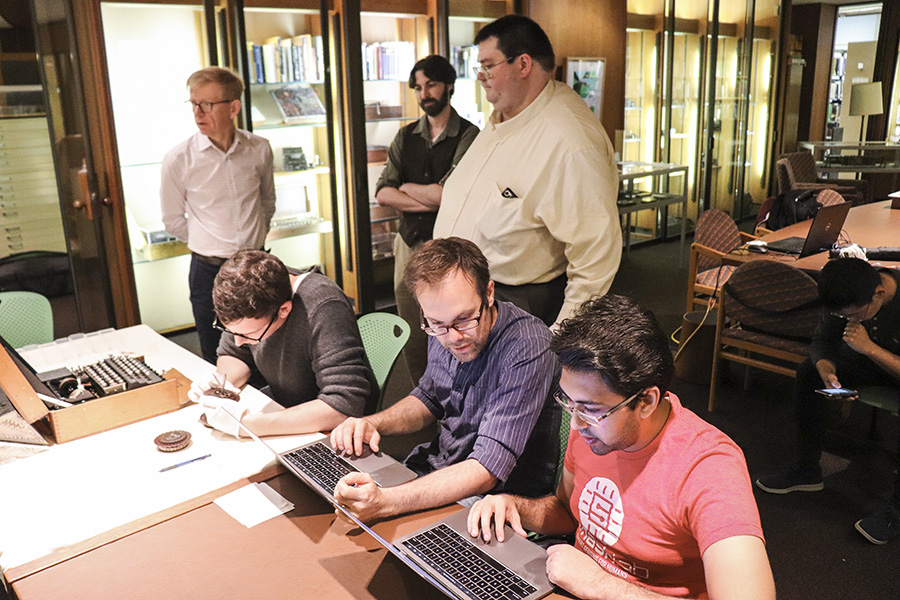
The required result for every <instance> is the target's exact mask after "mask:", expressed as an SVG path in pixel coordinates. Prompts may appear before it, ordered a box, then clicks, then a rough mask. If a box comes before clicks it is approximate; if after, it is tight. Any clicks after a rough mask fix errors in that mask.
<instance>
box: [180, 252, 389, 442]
mask: <svg viewBox="0 0 900 600" xmlns="http://www.w3.org/2000/svg"><path fill="white" fill-rule="evenodd" d="M213 304H214V306H215V311H216V316H217V320H216V323H215V326H216V327H217V328H219V329H221V330H222V331H223V332H224V333H223V335H222V339H221V341H220V342H219V348H218V351H217V353H218V359H217V362H216V370H215V371H214V372H211V373H209V374H207V375H206V376H203V377H200V378H198V379H197V380H195V381H194V384H193V386H192V387H191V393H190V396H191V399H193V400H195V401H197V402H201V403H203V404H205V405H207V406H208V408H207V411H206V418H207V422H208V423H209V424H210V425H211V426H213V427H215V428H216V429H220V430H222V431H224V432H226V433H230V434H231V435H238V434H239V433H240V428H239V426H238V424H237V421H236V420H235V419H233V418H231V417H229V416H228V415H225V414H223V411H226V412H228V413H230V414H231V415H232V416H234V417H237V418H238V419H239V420H241V422H242V423H243V424H244V425H246V426H247V427H248V428H249V429H250V430H252V431H253V432H254V433H256V434H259V435H277V434H286V433H306V432H311V431H328V430H330V429H332V428H334V427H335V426H337V425H338V424H339V423H341V422H342V421H343V420H344V419H346V418H347V417H359V416H362V415H363V414H368V413H371V412H372V410H373V409H374V404H375V402H377V399H378V384H377V383H376V381H375V377H374V375H373V374H372V370H371V368H370V366H369V362H368V359H367V358H366V353H365V350H364V349H363V345H362V340H361V338H360V334H359V328H358V327H357V325H356V316H355V315H354V313H353V308H352V306H351V305H350V301H349V300H348V298H347V296H346V295H345V294H344V292H343V291H342V290H341V289H340V288H339V287H338V286H337V284H335V283H334V282H333V281H331V280H330V279H328V278H327V277H325V276H324V275H321V274H319V273H315V272H305V273H301V272H296V271H289V270H288V269H287V268H286V267H285V266H284V264H283V263H282V262H281V261H280V260H279V259H278V258H277V257H275V256H272V255H271V254H268V253H266V252H262V251H259V250H241V251H239V252H237V253H236V254H234V256H232V257H231V258H230V259H229V260H228V261H227V262H226V263H225V264H224V265H222V268H221V270H220V271H219V274H218V275H217V276H216V281H215V286H214V288H213ZM254 368H255V369H257V370H258V371H259V373H260V374H261V375H262V377H263V378H264V379H265V382H266V384H267V385H266V386H265V387H263V388H262V390H261V391H262V392H263V393H265V394H267V395H268V396H270V397H271V398H273V399H274V400H275V401H276V402H278V403H279V404H280V405H281V406H283V407H285V408H286V409H287V410H285V411H277V412H267V413H262V414H252V413H250V412H249V411H248V409H247V407H246V406H245V405H242V404H240V403H238V402H235V401H233V400H220V399H216V400H211V399H210V398H209V397H208V396H207V395H206V394H207V393H208V392H209V390H210V389H211V388H218V389H223V388H224V389H227V390H230V391H232V392H234V393H239V388H241V387H242V386H243V385H245V384H246V383H247V380H248V379H249V378H250V375H251V372H252V370H253V369H254Z"/></svg>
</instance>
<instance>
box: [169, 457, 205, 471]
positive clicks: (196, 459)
mask: <svg viewBox="0 0 900 600" xmlns="http://www.w3.org/2000/svg"><path fill="white" fill-rule="evenodd" d="M210 456H212V454H204V455H203V456H198V457H197V458H192V459H190V460H186V461H184V462H180V463H178V464H177V465H171V466H169V467H164V468H162V469H160V470H159V472H160V473H165V472H166V471H171V470H172V469H177V468H178V467H183V466H184V465H189V464H191V463H192V462H197V461H198V460H203V459H204V458H209V457H210Z"/></svg>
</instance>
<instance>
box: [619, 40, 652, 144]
mask: <svg viewBox="0 0 900 600" xmlns="http://www.w3.org/2000/svg"><path fill="white" fill-rule="evenodd" d="M626 40H627V42H626V46H625V129H624V130H623V133H622V160H624V161H638V162H652V161H653V160H654V158H655V156H654V155H655V132H656V122H655V120H656V92H657V90H656V75H657V69H656V33H655V32H653V31H649V30H643V29H634V28H628V30H627V31H626Z"/></svg>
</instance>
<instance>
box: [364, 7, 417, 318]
mask: <svg viewBox="0 0 900 600" xmlns="http://www.w3.org/2000/svg"><path fill="white" fill-rule="evenodd" d="M424 8H425V7H424V6H423V7H422V9H423V10H424ZM433 23H434V21H433V19H432V18H431V17H430V16H428V15H426V14H400V13H387V12H385V13H381V12H363V13H361V14H360V38H361V40H362V48H361V52H362V74H363V99H364V103H365V135H366V138H365V139H366V149H367V178H368V199H369V219H370V222H371V235H372V291H373V293H374V299H375V309H376V310H386V309H387V310H390V309H391V307H392V306H393V305H394V290H393V280H394V253H393V243H394V237H395V236H396V235H397V222H398V220H399V218H400V215H399V213H397V211H395V210H394V209H392V208H388V207H382V206H378V203H377V202H376V201H375V185H376V183H377V182H378V178H379V177H380V176H381V172H382V171H383V170H384V164H385V160H386V154H387V149H388V148H389V147H390V145H391V142H392V141H393V140H394V137H395V136H396V135H397V132H398V131H400V129H401V128H402V127H404V126H406V125H408V124H409V123H411V122H413V121H415V120H416V119H418V118H419V117H420V116H421V114H422V113H421V111H420V109H419V106H418V103H417V102H416V96H415V92H414V91H413V90H411V89H410V88H409V72H410V70H412V67H413V65H415V63H416V61H417V60H419V59H420V58H424V57H425V56H427V55H429V54H431V53H432V42H431V39H432V36H433V27H434V25H433Z"/></svg>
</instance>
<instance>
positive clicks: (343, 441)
mask: <svg viewBox="0 0 900 600" xmlns="http://www.w3.org/2000/svg"><path fill="white" fill-rule="evenodd" d="M380 441H381V435H380V434H379V433H378V430H377V429H376V428H375V426H374V425H372V423H370V422H369V421H367V420H366V419H358V418H356V417H350V418H349V419H347V420H346V421H344V422H343V423H341V424H340V425H338V426H337V427H335V428H334V430H333V431H332V432H331V447H332V448H334V449H335V450H336V451H338V452H340V453H344V454H352V455H355V456H362V455H363V453H364V452H366V450H367V449H366V447H365V444H368V445H369V447H370V448H371V449H372V452H378V444H379V442H380Z"/></svg>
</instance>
